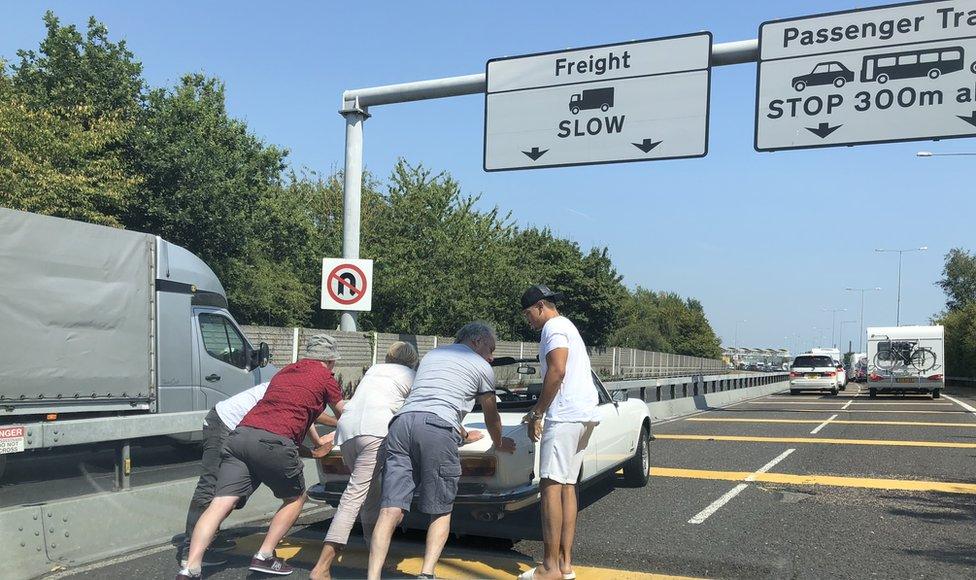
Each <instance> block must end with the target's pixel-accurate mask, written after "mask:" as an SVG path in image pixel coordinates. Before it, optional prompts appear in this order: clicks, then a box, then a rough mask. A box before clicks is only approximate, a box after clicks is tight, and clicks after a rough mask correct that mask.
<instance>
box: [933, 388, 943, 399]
mask: <svg viewBox="0 0 976 580" xmlns="http://www.w3.org/2000/svg"><path fill="white" fill-rule="evenodd" d="M941 396H942V391H941V389H932V398H933V399H938V398H939V397H941Z"/></svg>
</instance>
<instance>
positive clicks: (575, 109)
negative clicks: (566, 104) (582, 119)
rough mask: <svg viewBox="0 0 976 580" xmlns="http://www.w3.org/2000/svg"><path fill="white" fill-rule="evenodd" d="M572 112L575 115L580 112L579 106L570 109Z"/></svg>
mask: <svg viewBox="0 0 976 580" xmlns="http://www.w3.org/2000/svg"><path fill="white" fill-rule="evenodd" d="M570 112H571V113H573V114H574V115H577V114H579V107H573V108H571V109H570Z"/></svg>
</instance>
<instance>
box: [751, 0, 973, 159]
mask: <svg viewBox="0 0 976 580" xmlns="http://www.w3.org/2000/svg"><path fill="white" fill-rule="evenodd" d="M756 84H757V89H756V133H755V148H756V150H758V151H776V150H781V149H805V148H813V147H831V146H838V145H863V144H869V143H888V142H896V141H915V140H926V139H947V138H954V137H972V136H976V0H958V1H937V2H931V1H927V2H912V3H907V4H897V5H891V6H882V7H879V8H868V9H862V10H851V11H847V12H835V13H831V14H822V15H817V16H810V17H804V18H793V19H787V20H777V21H771V22H764V23H763V24H762V25H761V26H760V28H759V68H758V78H757V83H756Z"/></svg>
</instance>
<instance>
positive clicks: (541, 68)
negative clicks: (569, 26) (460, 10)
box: [484, 32, 712, 171]
mask: <svg viewBox="0 0 976 580" xmlns="http://www.w3.org/2000/svg"><path fill="white" fill-rule="evenodd" d="M711 47H712V35H711V33H709V32H702V33H697V34H690V35H684V36H674V37H669V38H659V39H652V40H641V41H634V42H627V43H621V44H610V45H604V46H594V47H588V48H581V49H575V50H569V51H560V52H547V53H539V54H532V55H524V56H517V57H507V58H497V59H492V60H489V61H488V63H487V65H486V79H487V91H486V94H485V149H484V169H485V171H502V170H511V169H534V168H542V167H560V166H567V165H588V164H595V163H620V162H627V161H649V160H654V159H676V158H682V157H702V156H704V155H705V154H706V153H707V151H708V104H709V83H710V79H711V68H710V64H709V61H710V57H711Z"/></svg>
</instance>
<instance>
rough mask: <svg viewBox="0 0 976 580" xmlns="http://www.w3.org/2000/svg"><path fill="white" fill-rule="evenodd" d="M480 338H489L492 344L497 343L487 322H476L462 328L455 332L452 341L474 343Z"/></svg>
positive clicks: (496, 338)
mask: <svg viewBox="0 0 976 580" xmlns="http://www.w3.org/2000/svg"><path fill="white" fill-rule="evenodd" d="M482 338H490V339H491V340H492V342H496V343H497V342H498V337H497V336H495V329H494V328H493V327H492V326H491V325H490V324H488V323H487V322H483V321H480V320H476V321H474V322H469V323H467V324H465V325H464V326H462V327H461V330H459V331H457V335H456V336H455V337H454V341H455V342H474V341H476V340H478V339H482Z"/></svg>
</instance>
